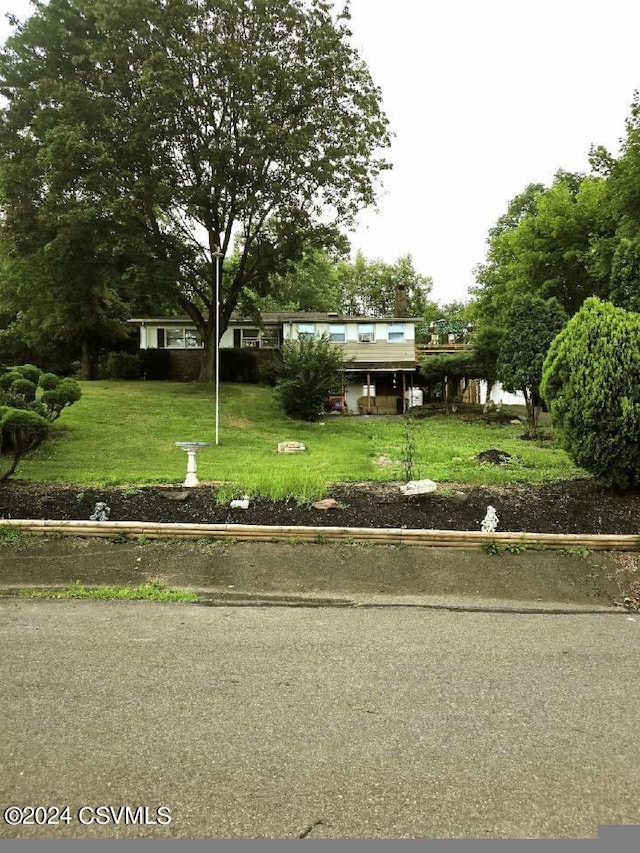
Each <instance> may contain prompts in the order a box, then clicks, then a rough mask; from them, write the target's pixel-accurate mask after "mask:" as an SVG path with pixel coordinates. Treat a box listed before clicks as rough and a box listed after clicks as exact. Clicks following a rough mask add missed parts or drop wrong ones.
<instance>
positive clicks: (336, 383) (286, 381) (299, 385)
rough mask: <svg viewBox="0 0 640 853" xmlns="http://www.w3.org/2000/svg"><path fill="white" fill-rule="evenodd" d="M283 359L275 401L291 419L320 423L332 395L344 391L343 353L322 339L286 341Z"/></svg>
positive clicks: (283, 348) (326, 338) (325, 338)
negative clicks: (326, 403)
mask: <svg viewBox="0 0 640 853" xmlns="http://www.w3.org/2000/svg"><path fill="white" fill-rule="evenodd" d="M281 355H282V378H281V379H279V380H278V383H277V385H276V387H275V389H274V393H275V395H276V399H277V400H278V401H279V403H280V405H281V406H282V408H283V409H284V411H285V413H286V414H287V415H289V417H291V418H297V419H299V420H304V421H314V420H317V418H318V417H319V416H321V415H323V413H324V404H325V401H326V400H327V398H328V397H329V395H330V394H332V393H335V392H336V391H339V390H340V389H341V388H342V385H343V381H344V380H343V371H344V367H345V364H344V355H343V352H342V350H341V349H340V348H339V347H336V346H334V345H333V344H332V343H331V342H330V341H329V337H328V335H323V336H321V337H316V338H299V339H298V340H295V341H285V342H284V344H283V346H282V349H281Z"/></svg>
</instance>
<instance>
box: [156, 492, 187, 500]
mask: <svg viewBox="0 0 640 853" xmlns="http://www.w3.org/2000/svg"><path fill="white" fill-rule="evenodd" d="M161 495H162V497H163V498H165V500H168V501H186V500H188V498H189V497H190V496H191V493H190V492H177V491H173V492H161Z"/></svg>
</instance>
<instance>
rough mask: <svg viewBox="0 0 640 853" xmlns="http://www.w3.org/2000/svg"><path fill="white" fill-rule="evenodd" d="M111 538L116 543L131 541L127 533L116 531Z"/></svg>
mask: <svg viewBox="0 0 640 853" xmlns="http://www.w3.org/2000/svg"><path fill="white" fill-rule="evenodd" d="M109 538H110V540H111V542H113V544H114V545H122V544H123V543H125V542H128V541H129V537H128V536H127V534H126V533H114V534H113V536H110V537H109Z"/></svg>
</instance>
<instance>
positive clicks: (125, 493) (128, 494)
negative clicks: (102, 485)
mask: <svg viewBox="0 0 640 853" xmlns="http://www.w3.org/2000/svg"><path fill="white" fill-rule="evenodd" d="M120 494H121V495H122V497H123V498H132V497H135V495H140V494H142V492H141V490H140V489H133V488H124V489H121V490H120Z"/></svg>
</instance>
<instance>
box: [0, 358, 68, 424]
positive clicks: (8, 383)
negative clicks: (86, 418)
mask: <svg viewBox="0 0 640 853" xmlns="http://www.w3.org/2000/svg"><path fill="white" fill-rule="evenodd" d="M81 396H82V392H81V390H80V386H79V385H78V383H77V382H76V381H75V379H67V378H65V379H59V377H57V376H56V375H55V373H43V372H42V371H41V370H40V369H39V368H38V367H35V366H34V365H33V364H24V365H22V366H21V367H12V368H10V369H7V370H5V372H4V373H3V374H2V375H0V406H5V407H8V408H10V409H21V410H22V409H25V410H29V411H31V412H33V413H34V414H36V415H38V416H40V417H42V418H45V419H46V420H48V421H55V420H56V418H58V417H59V416H60V412H62V410H63V409H65V408H67V407H68V406H71V405H72V404H73V403H75V402H77V401H78V400H79V399H80V397H81Z"/></svg>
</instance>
